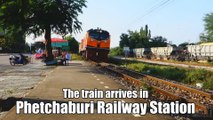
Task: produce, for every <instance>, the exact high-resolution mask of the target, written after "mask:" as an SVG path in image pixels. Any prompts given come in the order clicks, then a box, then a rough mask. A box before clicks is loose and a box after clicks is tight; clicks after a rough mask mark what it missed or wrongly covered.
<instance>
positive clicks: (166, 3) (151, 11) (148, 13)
mask: <svg viewBox="0 0 213 120" xmlns="http://www.w3.org/2000/svg"><path fill="white" fill-rule="evenodd" d="M170 1H171V0H162V1H161V2H159V3H157V4H155V5H153V6H152V7H151V8H150V9H148V10H147V12H146V13H145V14H143V15H142V16H141V17H139V18H138V19H136V20H134V22H132V23H131V24H129V25H128V27H132V26H133V25H134V24H136V23H137V22H138V21H142V20H143V19H144V18H145V17H146V16H148V15H150V14H151V13H153V12H154V11H156V10H157V9H160V8H162V7H164V6H166V5H168V4H169V3H170ZM172 1H173V0H172Z"/></svg>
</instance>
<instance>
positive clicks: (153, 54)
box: [132, 43, 213, 62]
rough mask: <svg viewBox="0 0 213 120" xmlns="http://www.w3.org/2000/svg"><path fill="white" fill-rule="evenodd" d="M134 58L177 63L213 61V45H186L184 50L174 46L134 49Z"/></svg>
mask: <svg viewBox="0 0 213 120" xmlns="http://www.w3.org/2000/svg"><path fill="white" fill-rule="evenodd" d="M132 51H133V56H134V57H136V58H146V59H161V60H177V61H209V62H211V61H213V43H203V44H199V45H187V46H186V49H181V48H179V47H176V46H167V47H151V48H134V49H133V50H132Z"/></svg>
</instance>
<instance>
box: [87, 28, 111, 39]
mask: <svg viewBox="0 0 213 120" xmlns="http://www.w3.org/2000/svg"><path fill="white" fill-rule="evenodd" d="M89 36H90V37H91V38H92V39H96V40H107V39H109V33H108V32H106V31H102V30H101V31H100V30H90V31H89Z"/></svg>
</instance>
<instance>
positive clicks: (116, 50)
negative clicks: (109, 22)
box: [109, 47, 123, 56]
mask: <svg viewBox="0 0 213 120" xmlns="http://www.w3.org/2000/svg"><path fill="white" fill-rule="evenodd" d="M122 53H123V50H122V48H120V47H115V48H111V49H110V52H109V55H110V56H121V55H122Z"/></svg>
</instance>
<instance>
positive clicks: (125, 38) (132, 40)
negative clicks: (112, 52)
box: [120, 25, 151, 48]
mask: <svg viewBox="0 0 213 120" xmlns="http://www.w3.org/2000/svg"><path fill="white" fill-rule="evenodd" d="M150 38H151V30H149V29H148V25H146V26H145V29H143V27H141V29H140V31H137V30H136V31H131V30H129V31H128V34H125V33H122V34H121V36H120V39H121V40H120V47H121V48H122V47H124V46H128V47H130V48H141V47H149V39H150Z"/></svg>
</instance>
